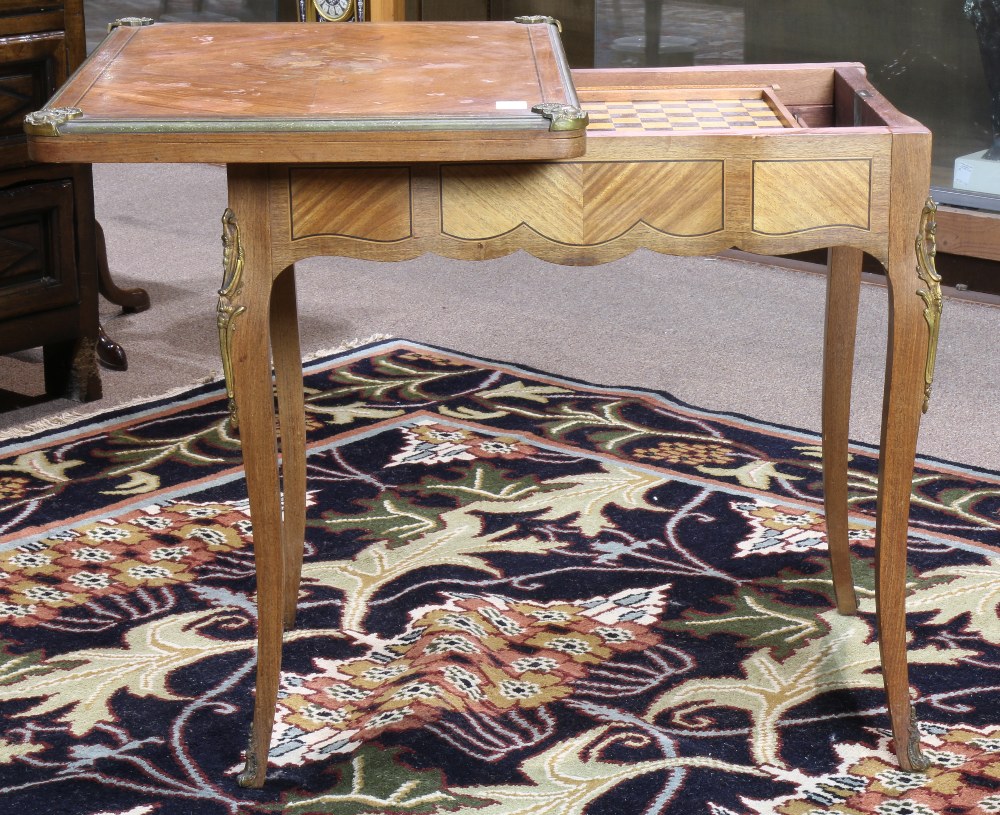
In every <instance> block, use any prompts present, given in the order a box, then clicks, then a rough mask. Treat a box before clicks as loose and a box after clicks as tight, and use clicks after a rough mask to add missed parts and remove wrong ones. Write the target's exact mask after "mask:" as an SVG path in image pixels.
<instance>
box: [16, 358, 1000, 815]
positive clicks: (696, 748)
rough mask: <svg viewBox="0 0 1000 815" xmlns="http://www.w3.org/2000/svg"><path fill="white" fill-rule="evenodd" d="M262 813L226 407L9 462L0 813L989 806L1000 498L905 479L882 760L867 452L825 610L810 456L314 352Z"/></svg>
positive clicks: (923, 470)
mask: <svg viewBox="0 0 1000 815" xmlns="http://www.w3.org/2000/svg"><path fill="white" fill-rule="evenodd" d="M306 384H307V411H308V432H309V445H310V458H309V504H310V509H309V525H308V531H307V538H308V540H307V542H306V565H305V569H304V585H303V592H302V599H301V603H300V609H301V610H300V615H299V620H300V622H299V625H298V627H297V628H296V629H295V630H293V631H291V632H289V633H288V634H287V639H286V645H285V664H284V668H285V670H284V673H283V677H282V698H281V700H280V705H279V712H278V723H277V726H276V732H275V737H274V741H273V743H272V751H271V752H272V755H271V767H270V771H269V779H268V783H267V785H266V787H265V789H263V790H260V791H256V790H254V791H248V790H242V789H240V788H239V787H238V786H237V785H236V781H235V773H236V771H237V769H238V768H239V766H240V763H241V750H242V748H243V747H244V745H245V741H246V731H247V726H248V723H249V719H250V709H251V698H252V675H253V667H254V655H253V643H254V639H253V638H254V598H253V591H254V580H253V559H252V557H253V556H252V545H251V529H250V523H249V519H248V515H247V506H246V500H245V493H244V489H245V488H244V483H243V480H242V474H241V469H240V453H239V446H238V442H237V440H236V439H235V438H234V437H233V435H232V434H231V433H230V431H229V428H228V425H227V422H226V414H225V398H224V394H223V392H222V389H221V387H220V386H219V385H218V384H212V385H206V386H203V387H200V388H195V389H192V390H191V391H190V392H188V393H185V394H183V395H181V396H180V397H175V398H172V399H169V400H167V399H164V400H159V401H150V402H149V403H148V404H145V405H142V406H139V407H133V408H129V409H124V410H118V411H112V412H108V413H105V414H103V415H100V416H98V417H96V418H95V419H91V420H87V421H78V422H77V423H75V424H71V425H68V426H66V427H65V428H63V429H61V430H59V431H49V432H47V433H44V434H40V435H36V436H33V437H32V436H28V437H25V438H21V439H19V440H17V441H15V442H7V443H6V444H5V446H4V447H3V448H2V449H0V497H2V501H0V643H2V657H0V717H2V718H0V728H2V730H0V810H2V811H3V812H11V813H18V814H19V815H31V814H32V813H54V812H60V813H72V814H73V815H76V814H77V813H85V814H87V815H91V814H94V815H96V813H102V815H103V814H107V813H115V814H118V813H120V814H121V815H126V813H127V815H145V814H146V813H153V814H155V815H168V813H169V814H170V815H182V814H183V815H192V814H194V815H209V813H211V814H212V815H215V814H216V813H268V812H285V813H344V815H362V813H373V814H374V813H379V815H385V813H461V814H462V815H473V814H475V815H557V814H558V815H574V813H590V814H591V815H606V814H607V813H615V815H623V813H629V814H631V813H649V815H653V814H654V813H713V815H733V813H741V814H743V813H781V815H812V814H813V813H820V812H823V813H845V814H849V815H865V814H867V813H879V815H929V814H930V813H946V812H947V813H998V812H1000V705H998V699H1000V621H998V603H1000V560H998V552H1000V534H998V527H1000V475H998V474H997V473H988V472H982V471H972V470H969V469H967V468H963V467H960V466H955V465H950V464H946V463H942V462H935V461H926V460H921V461H920V462H919V463H918V473H917V477H916V479H915V484H914V490H915V492H914V509H913V525H912V535H911V549H910V551H911V571H910V576H911V595H910V599H909V609H910V611H911V614H910V624H911V630H912V642H911V644H910V660H911V666H912V668H911V671H912V682H913V685H914V688H915V689H916V692H917V695H918V703H917V710H918V713H919V716H920V719H921V731H922V733H923V742H924V745H925V749H926V750H927V751H928V753H929V755H930V757H931V759H932V761H933V764H932V767H931V770H930V772H929V773H928V774H926V775H919V774H909V773H904V772H900V771H899V770H898V769H897V767H896V764H895V760H894V758H893V756H892V753H891V752H890V750H889V734H888V732H887V727H888V720H887V717H886V714H885V711H884V708H883V707H882V705H883V694H882V690H881V676H880V673H879V667H878V649H877V645H876V643H875V641H874V639H873V623H874V621H873V615H872V606H873V602H872V569H871V556H872V543H873V541H872V515H871V513H872V511H873V508H874V502H875V471H876V460H875V457H874V456H873V453H872V451H871V450H870V449H867V448H864V447H859V446H856V447H855V448H854V450H853V460H852V465H851V488H852V493H851V496H852V497H851V501H852V509H853V515H852V517H853V533H852V534H853V538H854V546H855V550H856V555H857V560H856V565H855V572H856V581H857V584H858V586H859V590H860V594H861V597H862V613H861V614H860V615H859V616H857V617H853V618H852V617H842V616H838V615H837V613H836V612H835V611H834V610H833V606H832V600H831V586H830V578H829V573H828V567H827V560H826V556H825V533H824V523H823V515H822V512H821V509H822V508H821V503H820V502H821V490H822V485H821V471H820V459H819V446H818V439H817V438H816V437H815V436H814V435H812V434H810V433H805V432H801V431H797V430H793V429H789V428H784V427H775V426H771V425H766V424H762V423H760V422H757V421H754V420H752V419H748V418H743V417H738V416H731V415H722V414H716V413H711V412H708V411H705V410H700V409H697V408H694V407H691V406H689V405H685V404H681V403H678V402H677V401H676V400H674V399H672V398H671V397H669V396H666V395H664V394H657V393H650V392H644V391H639V390H635V389H624V388H605V387H597V386H593V385H587V384H583V383H580V382H574V381H568V380H566V379H561V378H558V377H554V376H549V375H545V374H542V373H539V372H536V371H531V370H526V369H524V368H522V367H519V366H517V365H510V364H494V363H490V362H485V361H483V360H480V359H474V358H470V357H468V356H463V355H461V354H458V353H453V352H449V351H444V350H440V349H431V348H427V347H423V346H419V345H415V344H413V343H407V342H400V341H392V342H387V343H381V344H377V345H373V346H367V347H364V348H361V349H357V350H354V351H351V352H349V353H346V354H343V355H340V356H337V357H333V358H327V359H323V360H321V361H319V362H316V363H314V364H312V365H311V366H310V367H309V370H308V377H307V383H306Z"/></svg>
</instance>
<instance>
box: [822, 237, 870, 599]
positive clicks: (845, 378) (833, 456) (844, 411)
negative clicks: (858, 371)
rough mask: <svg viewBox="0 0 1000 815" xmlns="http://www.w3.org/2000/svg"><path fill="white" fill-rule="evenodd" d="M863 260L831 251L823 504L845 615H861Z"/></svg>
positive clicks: (825, 345)
mask: <svg viewBox="0 0 1000 815" xmlns="http://www.w3.org/2000/svg"><path fill="white" fill-rule="evenodd" d="M861 260H862V253H861V250H859V249H851V248H848V247H836V248H833V249H831V250H830V260H829V280H828V281H827V290H826V326H825V338H824V342H823V501H824V504H825V506H826V529H827V542H828V546H829V550H830V567H831V570H832V572H833V592H834V595H835V596H836V599H837V610H838V611H839V612H840V613H841V614H856V613H857V610H858V598H857V594H856V593H855V591H854V577H853V575H852V573H851V550H850V545H849V543H848V538H847V457H848V449H847V448H848V435H849V427H850V416H851V377H852V375H853V372H854V343H855V337H856V334H857V328H858V300H859V296H860V291H861Z"/></svg>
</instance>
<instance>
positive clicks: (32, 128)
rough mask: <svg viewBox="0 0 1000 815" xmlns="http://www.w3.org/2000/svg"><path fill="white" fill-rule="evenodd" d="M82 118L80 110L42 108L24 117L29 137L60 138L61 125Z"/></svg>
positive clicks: (25, 129) (25, 130)
mask: <svg viewBox="0 0 1000 815" xmlns="http://www.w3.org/2000/svg"><path fill="white" fill-rule="evenodd" d="M80 116H83V111H82V110H80V108H42V109H41V110H36V111H34V112H33V113H29V114H28V115H27V116H25V117H24V132H25V133H27V134H28V135H29V136H58V135H59V126H60V125H64V124H66V122H68V121H69V120H70V119H77V118H79V117H80Z"/></svg>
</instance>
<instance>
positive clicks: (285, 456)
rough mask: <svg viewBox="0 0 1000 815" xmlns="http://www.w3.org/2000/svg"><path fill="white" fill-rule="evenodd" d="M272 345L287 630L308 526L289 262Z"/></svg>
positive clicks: (279, 284) (277, 299) (274, 312)
mask: <svg viewBox="0 0 1000 815" xmlns="http://www.w3.org/2000/svg"><path fill="white" fill-rule="evenodd" d="M271 345H272V348H273V353H274V371H275V378H276V380H277V390H278V419H279V427H280V428H281V433H280V438H281V482H282V487H283V492H284V523H283V525H282V530H281V534H282V541H281V548H282V552H283V553H284V564H285V581H284V603H285V605H284V622H285V628H286V629H287V628H291V627H292V626H294V625H295V610H296V606H297V603H298V597H299V580H300V578H301V576H302V549H303V545H304V542H305V528H306V428H305V398H304V394H303V389H302V352H301V350H300V348H299V320H298V311H297V307H296V302H295V267H294V266H289V267H288V268H287V269H285V271H284V272H282V273H281V274H280V275H279V276H278V278H277V280H275V283H274V290H273V291H272V293H271Z"/></svg>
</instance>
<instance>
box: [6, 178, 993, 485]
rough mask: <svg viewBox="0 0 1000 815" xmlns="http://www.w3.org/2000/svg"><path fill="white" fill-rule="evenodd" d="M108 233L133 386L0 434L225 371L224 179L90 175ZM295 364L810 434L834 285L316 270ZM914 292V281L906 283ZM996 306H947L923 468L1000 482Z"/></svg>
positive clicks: (869, 360)
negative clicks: (463, 381) (601, 388)
mask: <svg viewBox="0 0 1000 815" xmlns="http://www.w3.org/2000/svg"><path fill="white" fill-rule="evenodd" d="M95 183H96V187H97V207H98V215H99V218H100V220H101V222H102V224H103V225H104V229H105V232H106V234H107V237H108V244H109V247H108V249H109V259H110V262H111V267H112V269H113V272H114V275H115V279H116V282H117V283H118V284H119V285H121V286H143V287H145V288H146V289H147V290H148V291H149V294H150V297H151V298H152V302H153V307H152V309H151V310H150V311H147V312H145V313H142V314H134V315H120V314H118V313H117V310H116V309H115V308H114V307H105V317H104V324H105V327H106V329H107V331H108V333H109V334H111V335H112V336H113V337H114V338H115V339H116V340H117V341H118V342H120V343H122V345H123V346H124V347H125V349H126V351H127V352H128V357H129V370H128V371H127V372H124V373H116V372H110V371H106V372H104V374H103V381H104V392H105V398H104V399H103V400H102V401H101V402H99V403H94V404H93V405H87V406H82V408H81V406H79V405H75V404H73V403H70V402H66V401H62V400H55V401H49V402H45V403H44V404H41V405H35V406H32V407H29V408H23V409H21V410H16V411H9V412H6V413H0V434H3V433H4V432H5V431H6V432H8V433H9V432H10V431H11V429H13V428H16V427H19V426H21V425H23V424H26V423H29V422H35V421H38V420H44V419H46V418H51V417H56V416H59V415H60V414H62V413H63V412H65V411H67V410H77V411H79V410H81V409H83V410H88V411H90V410H94V409H103V408H105V407H110V406H112V405H114V404H119V403H122V402H126V401H130V400H133V399H136V398H138V397H142V396H148V395H156V394H160V393H164V392H167V391H170V390H173V389H176V388H178V387H182V386H184V385H187V384H189V383H191V382H194V381H199V380H202V379H204V378H205V377H208V376H212V375H214V374H216V373H217V372H218V370H219V367H220V366H219V362H218V350H217V340H216V329H215V302H216V290H217V289H218V287H219V283H220V282H221V276H222V267H221V243H220V234H221V225H220V222H219V218H220V216H221V214H222V211H223V208H224V207H225V202H226V201H225V172H224V170H223V169H222V168H221V167H215V166H179V165H131V166H130V165H124V166H98V167H96V168H95ZM298 268H299V270H300V275H299V280H300V285H299V308H300V313H301V324H302V333H303V350H304V352H305V353H311V352H314V351H316V350H319V349H323V348H331V347H336V346H339V345H342V344H344V343H346V342H349V341H352V340H354V339H356V338H366V337H369V336H371V335H374V334H384V335H392V336H399V337H407V338H409V339H413V340H419V341H422V342H428V343H432V344H436V345H442V346H446V347H449V348H454V349H457V350H461V351H466V352H469V353H473V354H477V355H480V356H485V357H490V358H495V359H500V360H516V361H517V362H520V363H523V364H526V365H530V366H534V367H537V368H541V369H543V370H546V371H550V372H553V373H558V374H562V375H567V376H571V377H576V378H579V379H583V380H587V381H590V382H595V383H600V384H609V385H641V386H643V387H650V388H657V389H661V390H666V391H669V392H670V393H672V394H674V395H675V396H677V397H678V398H680V399H683V400H685V401H688V402H692V403H695V404H697V405H700V406H703V407H709V408H714V409H718V410H726V411H735V412H739V413H744V414H749V415H751V416H755V417H757V418H760V419H764V420H767V421H772V422H779V423H782V424H789V425H794V426H798V427H803V428H811V429H818V427H819V405H820V397H819V392H820V390H819V389H820V367H819V360H820V354H821V345H822V315H823V299H824V289H825V279H824V278H823V277H822V276H821V275H817V274H810V273H805V272H797V271H790V270H787V269H781V268H775V267H771V266H765V265H758V264H754V263H747V262H743V261H736V260H731V259H717V258H709V259H689V258H673V257H661V256H658V255H654V254H652V253H649V252H640V253H637V254H635V255H633V256H631V257H629V258H626V259H624V260H621V261H618V262H615V263H611V264H607V265H604V266H599V267H592V268H562V267H556V266H551V265H548V264H545V263H542V262H540V261H537V260H535V259H534V258H531V257H529V256H527V255H524V254H519V255H515V256H512V257H509V258H505V259H502V260H497V261H489V262H484V263H479V264H469V263H462V262H457V261H449V260H443V259H441V258H436V257H424V258H420V259H418V260H415V261H410V262H406V263H399V264H377V263H371V262H358V261H343V260H335V259H317V260H312V261H307V262H304V263H301V264H299V266H298ZM915 282H916V279H915ZM885 324H886V292H885V289H884V288H882V287H881V286H878V285H873V284H871V285H865V286H864V287H863V292H862V305H861V316H860V329H859V343H858V359H857V365H856V371H855V388H854V392H855V411H854V419H853V421H852V428H851V431H852V436H853V437H854V438H856V439H858V440H861V441H867V442H873V443H877V441H878V428H879V423H880V418H881V416H880V411H881V399H882V368H883V364H884V356H885V330H886V329H885ZM998 337H1000V308H998V307H996V306H992V305H982V304H976V303H969V302H964V301H957V300H953V299H950V298H949V299H948V300H947V301H946V303H945V313H944V318H943V322H942V329H941V343H940V351H939V357H938V374H937V380H936V382H935V386H934V396H933V398H932V400H931V409H930V412H929V413H928V414H927V416H925V418H924V422H923V426H922V429H921V436H920V445H919V450H920V453H921V454H924V455H931V456H936V457H940V458H945V459H948V460H952V461H958V462H962V463H966V464H970V465H974V466H982V467H987V468H990V469H997V468H1000V343H998V341H997V338H998ZM37 360H38V355H37V354H33V353H26V354H19V355H17V356H16V357H14V358H11V357H8V358H0V388H13V387H17V388H18V389H19V390H22V391H29V392H40V391H41V376H42V374H41V366H40V364H39V363H38V362H37Z"/></svg>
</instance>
